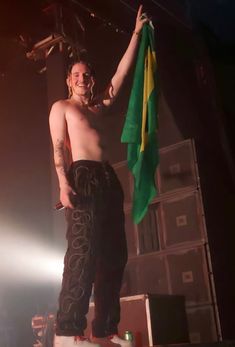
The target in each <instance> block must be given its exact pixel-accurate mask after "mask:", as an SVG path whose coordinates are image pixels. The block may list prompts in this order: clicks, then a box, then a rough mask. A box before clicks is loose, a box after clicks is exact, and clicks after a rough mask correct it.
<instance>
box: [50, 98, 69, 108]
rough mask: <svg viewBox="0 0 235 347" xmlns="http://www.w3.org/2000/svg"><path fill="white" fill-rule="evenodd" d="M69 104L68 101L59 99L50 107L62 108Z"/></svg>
mask: <svg viewBox="0 0 235 347" xmlns="http://www.w3.org/2000/svg"><path fill="white" fill-rule="evenodd" d="M68 104H69V99H60V100H57V101H55V102H54V103H53V105H52V107H58V108H60V107H61V108H64V107H66V106H67V105H68Z"/></svg>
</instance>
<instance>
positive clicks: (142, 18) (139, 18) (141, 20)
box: [134, 5, 149, 34]
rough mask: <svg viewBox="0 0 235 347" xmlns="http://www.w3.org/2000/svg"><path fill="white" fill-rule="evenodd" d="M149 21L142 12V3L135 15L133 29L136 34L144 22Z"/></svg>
mask: <svg viewBox="0 0 235 347" xmlns="http://www.w3.org/2000/svg"><path fill="white" fill-rule="evenodd" d="M147 22H149V18H148V16H147V14H146V13H145V12H143V5H140V7H139V9H138V13H137V17H136V23H135V30H134V32H135V33H136V34H139V33H140V32H141V30H142V28H143V26H144V24H145V23H147Z"/></svg>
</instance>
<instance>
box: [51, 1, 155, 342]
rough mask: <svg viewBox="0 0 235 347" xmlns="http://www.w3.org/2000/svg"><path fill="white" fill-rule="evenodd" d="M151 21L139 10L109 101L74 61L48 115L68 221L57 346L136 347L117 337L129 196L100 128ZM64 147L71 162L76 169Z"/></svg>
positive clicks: (83, 67) (90, 74)
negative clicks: (88, 334) (63, 94)
mask: <svg viewBox="0 0 235 347" xmlns="http://www.w3.org/2000/svg"><path fill="white" fill-rule="evenodd" d="M147 21H148V19H147V17H146V16H145V15H143V13H142V6H140V8H139V10H138V14H137V18H136V25H135V30H134V32H133V34H132V37H131V40H130V43H129V45H128V48H127V50H126V52H125V53H124V56H123V57H122V59H121V61H120V63H119V65H118V68H117V70H116V72H115V74H114V76H113V78H112V79H111V83H110V85H109V88H108V90H107V91H106V92H105V93H104V94H103V97H101V98H100V97H99V98H94V97H93V92H92V90H93V86H94V83H95V80H94V76H93V72H92V69H91V67H90V66H89V64H87V63H86V62H83V61H80V62H75V63H74V64H73V65H72V66H71V68H70V70H69V73H68V77H67V85H68V88H69V91H70V98H68V99H66V100H59V101H57V102H55V103H54V105H53V106H52V109H51V112H50V131H51V137H52V142H53V148H54V160H55V168H56V172H57V175H58V180H59V187H60V201H61V203H62V205H63V206H64V207H65V208H66V219H67V222H68V230H67V240H68V249H67V252H66V255H65V259H64V273H63V282H62V290H61V293H60V297H59V309H58V313H57V321H56V335H55V339H54V347H72V346H75V347H77V346H81V347H97V346H99V343H101V344H102V343H103V342H104V341H105V340H106V341H109V344H111V345H113V346H114V347H115V344H119V345H121V346H123V347H129V346H130V344H129V345H128V343H127V342H125V341H124V340H122V339H121V338H120V337H119V336H118V323H119V320H120V303H119V292H120V288H121V281H122V275H123V271H124V267H125V264H126V261H127V247H126V238H125V231H124V213H123V191H122V188H121V186H120V183H119V181H118V179H117V176H116V175H115V172H114V170H113V169H112V167H111V166H110V165H109V164H108V162H106V161H104V159H105V155H104V153H103V148H102V147H103V146H102V142H103V141H102V138H101V134H100V133H99V132H98V126H97V125H96V124H97V123H99V122H102V120H100V115H101V113H102V111H104V109H105V108H106V107H108V106H109V105H111V104H112V103H113V101H114V100H115V98H116V96H117V95H118V92H119V91H120V88H121V87H122V85H123V82H124V79H125V77H126V75H127V74H128V72H129V70H130V68H131V66H132V64H133V62H134V59H135V55H136V52H137V47H138V42H139V37H140V32H141V30H142V27H143V25H144V23H146V22H147ZM66 147H67V148H69V149H70V154H71V158H72V164H71V165H70V168H68V165H67V163H66V155H65V153H66V151H65V148H66ZM92 284H94V302H95V317H94V320H93V322H92V338H91V340H88V339H87V338H85V337H84V330H85V328H86V314H87V312H88V308H89V299H90V295H91V290H92Z"/></svg>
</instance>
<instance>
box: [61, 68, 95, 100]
mask: <svg viewBox="0 0 235 347" xmlns="http://www.w3.org/2000/svg"><path fill="white" fill-rule="evenodd" d="M67 83H68V85H69V87H70V88H71V89H72V93H73V94H75V95H79V96H87V95H89V94H90V91H91V88H92V86H93V84H94V79H93V77H92V75H91V71H90V69H89V67H88V66H87V65H86V64H83V63H76V64H75V65H73V67H72V70H71V73H70V75H69V77H68V81H67Z"/></svg>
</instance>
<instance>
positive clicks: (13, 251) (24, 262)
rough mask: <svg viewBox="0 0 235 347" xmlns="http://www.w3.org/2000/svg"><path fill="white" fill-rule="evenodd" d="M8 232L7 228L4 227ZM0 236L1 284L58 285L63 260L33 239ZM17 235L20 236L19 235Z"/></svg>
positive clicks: (21, 236) (6, 234) (53, 251)
mask: <svg viewBox="0 0 235 347" xmlns="http://www.w3.org/2000/svg"><path fill="white" fill-rule="evenodd" d="M8 229H9V227H8ZM2 230H6V229H5V228H1V233H0V254H1V262H0V276H1V282H2V283H3V282H6V283H9V282H25V281H29V282H34V283H42V282H46V283H56V282H58V281H61V278H62V271H63V256H64V254H62V252H61V251H56V250H53V249H51V248H50V247H48V246H46V245H44V244H43V243H42V241H41V240H40V241H39V240H37V239H36V238H35V236H34V238H33V237H31V238H29V235H28V234H27V235H26V234H23V233H19V232H17V234H13V233H9V232H8V233H3V232H2ZM19 234H20V235H19Z"/></svg>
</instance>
